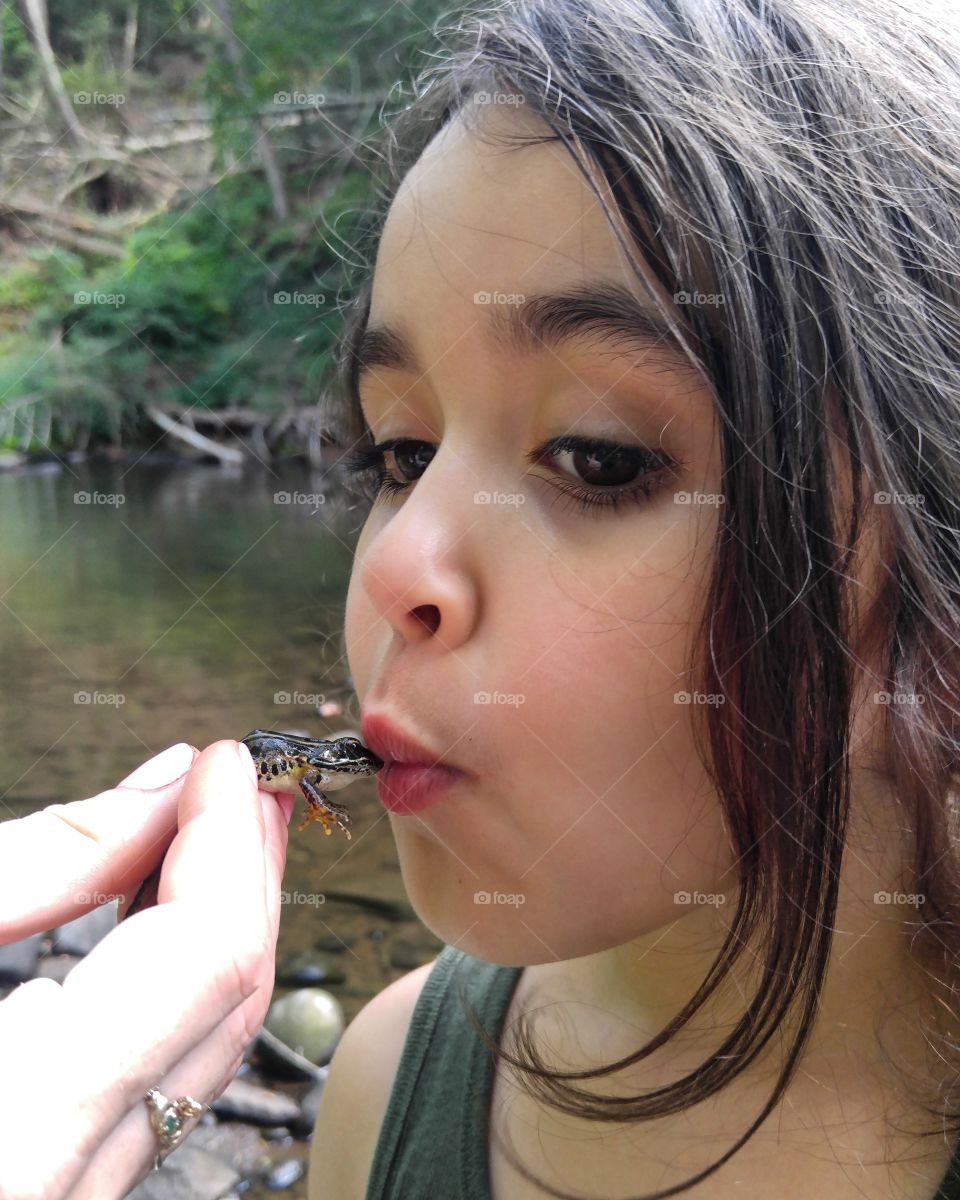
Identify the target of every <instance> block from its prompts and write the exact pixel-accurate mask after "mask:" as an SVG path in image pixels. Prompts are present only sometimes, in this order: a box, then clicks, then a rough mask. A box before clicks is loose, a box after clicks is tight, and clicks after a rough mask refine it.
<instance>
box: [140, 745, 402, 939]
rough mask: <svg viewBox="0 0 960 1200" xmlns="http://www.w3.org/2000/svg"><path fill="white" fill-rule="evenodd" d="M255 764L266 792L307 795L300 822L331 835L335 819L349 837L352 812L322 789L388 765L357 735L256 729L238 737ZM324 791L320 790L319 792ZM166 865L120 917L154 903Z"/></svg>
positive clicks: (142, 886) (147, 881)
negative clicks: (321, 735) (316, 825)
mask: <svg viewBox="0 0 960 1200" xmlns="http://www.w3.org/2000/svg"><path fill="white" fill-rule="evenodd" d="M240 740H241V741H242V742H243V743H244V745H245V746H246V747H247V749H248V750H249V751H250V755H251V757H252V758H253V762H254V766H255V767H256V768H257V784H258V787H260V788H261V789H262V790H263V791H265V792H294V793H296V792H297V791H298V790H299V791H300V792H301V793H302V794H303V795H304V796H305V797H306V800H307V813H306V816H305V818H304V820H303V821H302V822H301V823H300V824H299V825H298V826H297V831H298V832H300V831H301V830H304V829H306V827H307V826H308V825H309V824H310V822H311V821H322V822H323V831H324V833H326V834H327V836H328V837H329V835H330V834H331V833H332V830H331V828H330V821H331V819H332V820H335V821H336V823H337V825H339V827H340V828H341V829H342V830H343V832H344V833H345V834H346V835H347V837H348V838H349V837H350V830H349V829H348V828H347V825H349V823H350V814H349V813H348V812H347V810H346V809H345V808H344V807H343V805H342V804H332V803H331V802H330V801H329V800H327V798H326V796H325V795H324V792H332V791H336V790H337V789H338V788H342V787H346V786H347V784H349V783H353V781H354V780H355V779H363V778H365V777H366V776H369V775H375V774H376V773H377V771H379V770H380V768H381V767H382V766H383V765H384V763H383V759H382V758H378V757H377V756H376V754H374V753H373V751H372V750H368V749H367V747H366V746H364V744H363V743H362V742H361V741H359V740H358V739H357V738H355V737H341V738H330V739H323V738H302V737H294V736H293V735H292V734H289V733H277V732H274V731H272V730H269V729H254V730H253V732H252V733H248V734H247V736H246V737H244V738H241V739H240ZM321 789H322V790H321ZM162 867H163V863H160V864H159V865H158V866H157V867H156V869H155V870H154V871H153V872H152V873H151V874H150V875H148V876H147V878H146V879H144V880H143V882H142V883H141V884H140V887H139V888H138V889H137V893H136V895H135V896H134V898H133V900H132V902H131V904H130V907H129V908H128V909H127V910H126V911H125V912H124V914H123V916H122V917H119V920H121V921H125V920H126V919H127V917H130V916H132V915H133V914H134V913H135V912H138V911H139V910H140V909H141V908H144V907H146V906H147V905H148V904H153V903H156V896H157V888H158V886H159V883H160V871H161V869H162Z"/></svg>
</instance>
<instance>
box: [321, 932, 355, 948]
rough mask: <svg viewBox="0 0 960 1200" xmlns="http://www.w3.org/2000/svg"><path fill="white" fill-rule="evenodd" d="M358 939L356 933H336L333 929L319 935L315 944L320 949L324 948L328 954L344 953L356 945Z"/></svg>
mask: <svg viewBox="0 0 960 1200" xmlns="http://www.w3.org/2000/svg"><path fill="white" fill-rule="evenodd" d="M356 941H357V935H356V934H355V933H334V932H333V931H332V930H331V931H330V932H329V933H324V934H322V935H321V936H320V937H318V938H317V940H316V943H315V944H316V947H317V949H318V950H324V951H325V952H326V953H327V954H342V953H343V952H344V950H349V949H350V947H351V946H353V945H355V944H356Z"/></svg>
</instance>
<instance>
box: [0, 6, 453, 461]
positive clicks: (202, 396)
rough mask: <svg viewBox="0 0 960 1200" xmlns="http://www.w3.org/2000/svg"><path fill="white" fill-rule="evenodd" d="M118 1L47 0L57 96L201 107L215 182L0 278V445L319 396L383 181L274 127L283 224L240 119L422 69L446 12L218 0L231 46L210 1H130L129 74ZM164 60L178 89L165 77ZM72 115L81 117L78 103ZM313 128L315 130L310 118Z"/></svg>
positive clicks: (108, 434)
mask: <svg viewBox="0 0 960 1200" xmlns="http://www.w3.org/2000/svg"><path fill="white" fill-rule="evenodd" d="M129 11H130V8H129V3H128V0H93V3H92V4H91V3H90V2H89V0H83V3H81V0H49V14H50V33H51V39H52V42H53V44H54V48H55V50H56V52H57V54H58V57H59V58H60V65H61V71H62V74H63V80H64V85H65V87H66V89H67V92H68V94H70V95H73V94H74V93H82V92H88V93H89V92H107V93H109V92H114V93H116V92H121V93H125V94H126V95H127V97H128V104H127V105H125V106H122V107H121V108H119V109H118V110H116V111H115V112H114V113H111V114H109V119H110V120H111V122H113V127H115V125H116V122H117V121H119V122H121V123H122V122H123V121H125V120H127V119H128V116H129V113H130V107H131V106H130V104H129V98H130V96H131V95H132V96H134V97H135V98H136V99H137V102H138V105H139V108H140V116H141V118H144V117H145V118H146V120H147V122H148V123H149V108H150V105H151V103H156V104H157V105H159V106H162V107H164V108H170V107H172V106H174V105H176V104H183V103H190V102H192V101H193V100H194V98H197V97H199V98H202V99H204V100H205V101H206V102H207V103H208V104H209V105H210V106H211V110H212V117H213V128H214V133H215V136H214V143H215V146H214V148H215V150H216V154H215V169H216V182H215V183H212V184H211V186H210V187H209V188H208V189H207V190H205V191H204V192H202V193H201V194H199V195H194V194H193V193H192V192H190V191H189V190H188V189H184V190H183V191H181V193H180V194H179V196H178V198H177V199H176V200H175V202H174V203H173V205H172V206H171V207H170V208H169V209H167V210H165V211H161V212H159V213H158V214H157V215H156V216H154V217H153V218H151V219H149V220H147V221H145V222H144V223H143V224H141V225H140V226H139V227H138V228H137V229H136V230H135V231H134V232H132V233H131V234H130V235H129V236H128V237H127V239H126V241H125V243H124V246H123V257H122V258H121V259H116V260H115V259H107V260H105V261H104V260H99V261H98V260H96V259H94V258H90V257H82V256H79V255H77V254H74V253H70V252H67V251H65V250H62V249H56V248H48V249H39V250H38V249H31V250H29V251H28V252H26V253H23V254H21V256H20V259H19V260H18V261H17V262H16V263H15V264H14V265H12V266H11V267H9V268H8V269H7V270H6V271H5V272H4V273H0V350H2V351H3V354H2V357H0V445H8V446H9V445H15V446H18V447H20V446H27V447H29V446H34V445H37V444H43V443H44V442H45V441H46V440H48V439H49V442H50V443H51V444H53V445H54V446H55V447H64V446H69V445H72V444H74V443H76V442H78V441H79V442H80V443H84V442H85V441H86V440H87V439H88V438H90V437H95V438H106V439H109V440H117V439H126V438H128V437H131V436H136V435H138V434H143V433H149V435H150V436H151V437H152V436H153V432H154V431H153V427H152V426H148V425H147V422H146V418H145V417H144V415H143V413H142V406H143V404H144V403H155V404H160V405H163V404H166V403H171V402H176V403H180V404H186V405H192V404H197V405H204V406H207V407H210V408H218V407H226V406H243V407H250V408H258V409H261V410H262V411H264V412H265V413H273V412H277V411H279V410H281V409H282V408H283V407H285V406H287V405H290V404H307V403H312V402H314V401H316V400H317V399H318V397H319V389H320V387H321V386H322V385H323V383H324V382H325V378H326V375H327V372H328V370H329V368H330V367H331V365H332V352H333V350H334V347H335V345H336V341H337V336H338V333H339V329H340V316H339V310H338V305H339V303H340V302H341V301H342V300H343V299H344V298H345V296H346V295H347V294H349V291H350V289H351V288H352V286H353V284H354V282H355V281H354V279H353V278H352V277H351V276H352V271H351V270H350V269H348V267H347V265H346V264H347V263H352V262H353V261H354V259H355V251H354V246H355V243H356V239H357V236H358V232H359V229H360V223H361V221H362V219H363V217H364V213H365V211H366V210H367V209H368V208H369V206H370V203H371V201H372V198H373V195H374V191H375V188H376V186H377V183H376V180H375V179H374V178H373V177H372V175H371V174H370V173H368V172H366V171H364V170H362V169H361V168H359V167H355V168H354V167H351V169H349V170H346V171H344V165H343V162H342V158H341V156H340V155H339V154H338V147H337V144H336V140H335V139H334V137H333V135H329V136H330V147H329V150H328V151H327V152H325V153H324V152H321V151H318V150H317V149H316V148H315V140H314V142H313V143H311V142H310V141H309V140H305V141H304V142H303V145H304V146H307V145H310V146H311V147H312V148H311V149H309V150H308V149H300V148H299V146H300V143H298V138H297V136H296V135H293V136H290V137H285V136H283V134H282V133H281V132H280V131H274V132H273V133H272V134H271V141H272V144H273V146H274V149H275V153H276V156H277V160H278V163H279V165H280V169H281V171H282V174H283V177H284V185H285V190H286V194H287V197H288V199H289V202H290V210H291V216H290V217H289V218H288V219H286V220H284V221H278V220H277V219H276V218H275V217H274V215H273V214H274V208H273V203H272V197H271V194H270V190H269V188H268V185H267V182H266V178H265V173H264V172H263V170H262V169H261V164H260V162H259V156H258V153H257V150H256V145H255V141H256V136H258V135H257V133H256V130H257V126H256V125H255V123H254V122H253V121H252V120H251V113H252V111H253V110H254V109H256V108H267V109H269V108H270V107H271V106H272V104H273V101H274V96H275V94H276V93H278V92H288V93H289V92H293V91H304V92H314V93H323V94H326V95H349V94H351V93H357V92H363V93H364V94H365V95H374V96H380V97H383V98H385V97H386V96H387V94H388V93H389V91H390V89H391V87H392V86H393V84H394V82H395V80H396V79H397V78H399V77H401V76H403V75H405V74H407V73H408V72H409V70H410V69H412V68H413V67H415V66H417V65H420V63H419V62H418V60H417V55H416V49H417V47H418V46H426V45H428V44H429V41H430V36H429V29H430V26H431V25H432V24H433V22H434V20H435V19H436V18H437V16H439V15H440V14H452V13H455V11H456V10H455V8H451V6H450V5H449V4H441V3H439V2H438V0H418V2H417V3H412V4H407V3H404V4H401V5H397V6H393V7H390V6H383V5H379V4H376V5H375V4H371V3H365V2H362V3H356V2H355V0H353V2H350V0H325V2H324V3H323V4H317V3H315V0H230V3H229V4H228V6H227V10H226V11H227V14H228V17H229V19H230V20H232V23H233V28H234V32H235V34H236V38H237V41H236V43H234V46H235V47H238V49H235V51H231V50H230V49H229V45H228V40H227V36H226V32H225V27H224V26H223V24H222V23H221V21H220V20H219V17H218V16H217V15H216V14H217V12H218V11H219V10H218V8H217V6H216V5H215V4H210V5H206V4H204V5H199V6H197V5H194V4H191V3H189V0H157V2H156V3H151V4H150V5H145V4H142V3H141V4H139V5H138V6H137V14H138V20H139V27H138V36H137V47H136V54H137V58H138V62H137V65H136V68H135V70H134V71H133V72H130V73H128V74H126V75H124V74H123V73H122V72H121V71H120V67H119V64H120V63H121V62H122V55H123V33H124V24H125V22H126V20H127V16H128V12H129ZM0 19H2V20H3V21H4V32H5V69H7V70H8V72H9V73H10V74H11V75H15V76H17V78H18V79H19V80H20V81H26V80H27V79H29V78H31V77H32V76H31V72H33V71H34V70H35V62H34V58H33V51H32V49H31V47H30V46H29V44H28V43H26V41H25V39H24V36H23V30H22V27H21V26H20V23H19V21H17V20H16V19H15V17H13V15H12V10H11V9H10V8H9V7H4V8H2V9H0ZM165 55H166V56H167V58H165V57H164V56H165ZM171 56H178V57H177V65H176V75H175V79H176V83H175V85H174V93H173V99H171V90H170V86H169V85H166V84H165V81H164V77H163V74H162V72H163V71H164V70H165V67H164V65H163V64H164V62H166V61H169V59H170V57H171ZM190 61H195V62H197V63H198V67H197V70H196V72H195V78H191V77H190V73H189V70H187V67H186V66H185V65H184V64H185V63H186V64H189V62H190ZM184 71H186V77H184V74H183V72H184ZM76 111H77V113H78V116H79V118H80V120H81V122H84V121H85V120H90V124H91V126H92V125H93V121H92V119H91V117H90V114H89V112H86V113H85V111H84V108H83V106H81V105H76ZM353 111H354V110H350V111H348V114H347V115H346V116H344V114H343V111H341V110H337V111H336V112H335V113H333V114H332V119H333V120H334V121H335V122H336V123H337V125H338V126H339V127H340V128H349V129H350V130H351V133H352V134H353V135H354V136H355V135H356V134H357V133H358V132H364V131H358V130H357V129H356V128H355V123H356V116H354V115H352V112H353ZM360 111H361V110H356V112H357V113H358V114H359V112H360ZM138 125H140V127H141V128H142V122H138ZM162 128H163V130H164V132H166V131H167V130H168V129H169V128H170V127H169V126H163V127H162ZM312 129H313V130H314V132H313V133H312V135H311V136H312V137H313V138H314V139H316V137H317V133H318V132H322V127H319V126H316V125H315V126H313V127H312ZM148 131H149V129H148ZM367 132H369V131H367Z"/></svg>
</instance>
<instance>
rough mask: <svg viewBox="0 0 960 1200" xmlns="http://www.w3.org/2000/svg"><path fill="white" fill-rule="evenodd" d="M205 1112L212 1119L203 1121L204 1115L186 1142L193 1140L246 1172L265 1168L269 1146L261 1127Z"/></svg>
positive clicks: (190, 1142) (197, 1145) (195, 1144)
mask: <svg viewBox="0 0 960 1200" xmlns="http://www.w3.org/2000/svg"><path fill="white" fill-rule="evenodd" d="M203 1116H204V1117H209V1118H210V1119H211V1122H212V1123H211V1124H209V1125H205V1124H203V1123H202V1121H203V1118H202V1117H201V1119H200V1123H198V1124H197V1125H195V1126H194V1128H193V1130H192V1132H191V1133H190V1135H189V1138H188V1140H187V1141H185V1142H184V1143H183V1144H184V1146H186V1145H188V1144H189V1145H191V1146H196V1147H198V1149H200V1150H205V1151H206V1152H207V1153H208V1154H215V1155H216V1156H217V1157H218V1158H222V1159H223V1161H224V1162H227V1163H229V1164H230V1165H231V1166H232V1167H236V1169H237V1170H238V1171H239V1172H240V1173H241V1174H242V1175H250V1174H252V1173H253V1172H255V1171H258V1170H261V1169H262V1166H263V1161H264V1156H265V1154H266V1146H265V1144H264V1140H263V1138H262V1136H261V1134H260V1130H259V1129H256V1128H255V1127H254V1126H252V1125H244V1124H242V1123H241V1122H240V1121H218V1120H217V1119H216V1117H214V1115H213V1113H210V1112H205V1113H204V1114H203ZM177 1153H178V1154H179V1153H180V1151H179V1150H178V1151H177Z"/></svg>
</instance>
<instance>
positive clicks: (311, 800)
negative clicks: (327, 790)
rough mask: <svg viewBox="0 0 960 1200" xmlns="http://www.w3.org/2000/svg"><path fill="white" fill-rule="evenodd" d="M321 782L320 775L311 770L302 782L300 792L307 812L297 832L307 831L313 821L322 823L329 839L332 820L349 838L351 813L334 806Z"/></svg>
mask: <svg viewBox="0 0 960 1200" xmlns="http://www.w3.org/2000/svg"><path fill="white" fill-rule="evenodd" d="M319 782H320V774H319V772H317V771H314V770H310V771H307V772H305V773H304V776H303V778H302V779H301V780H300V791H301V792H303V794H304V796H305V797H306V800H307V812H306V816H305V817H304V819H303V820H302V821H301V823H300V824H299V825H298V826H297V832H298V833H299V832H301V831H302V830H304V829H306V827H307V826H308V825H309V824H310V822H311V821H322V822H323V832H324V833H325V834H326V835H327V836H328V837H329V836H330V834H331V833H332V832H333V830H332V829H331V828H330V821H331V819H332V820H334V821H336V823H337V825H338V826H339V827H340V828H341V829H342V830H343V832H344V833H345V834H346V835H347V837H348V838H349V837H350V836H351V834H350V830H349V829H348V828H347V826H348V825H349V824H350V813H349V811H348V810H347V809H346V808H345V807H344V806H343V805H342V804H334V803H333V801H332V800H328V799H327V797H326V796H325V795H324V794H323V792H321V791H320V789H319V788H318V787H317V784H318V783H319Z"/></svg>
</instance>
